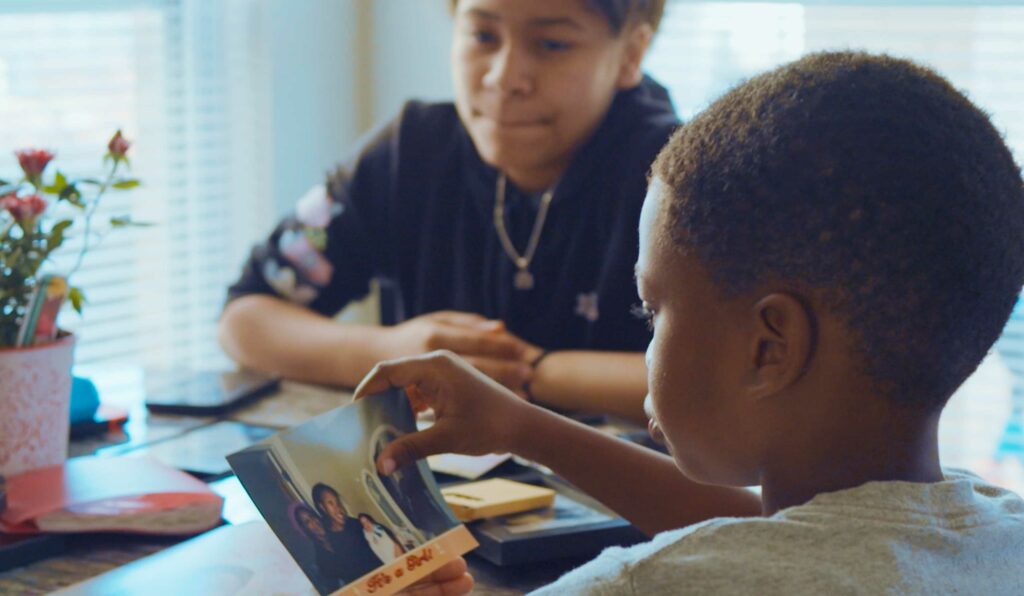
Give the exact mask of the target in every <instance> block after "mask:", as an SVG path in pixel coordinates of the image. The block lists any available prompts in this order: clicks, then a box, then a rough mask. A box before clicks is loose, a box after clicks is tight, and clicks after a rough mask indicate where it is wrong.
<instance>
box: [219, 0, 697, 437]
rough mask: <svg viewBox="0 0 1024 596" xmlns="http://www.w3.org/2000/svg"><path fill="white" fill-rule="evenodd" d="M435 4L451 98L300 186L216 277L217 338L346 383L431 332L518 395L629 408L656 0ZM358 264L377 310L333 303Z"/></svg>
mask: <svg viewBox="0 0 1024 596" xmlns="http://www.w3.org/2000/svg"><path fill="white" fill-rule="evenodd" d="M432 1H434V0H432ZM438 1H439V0H438ZM449 4H450V8H451V11H452V15H453V25H454V26H453V33H452V40H451V41H452V44H451V74H452V78H453V82H454V89H453V91H454V97H455V100H454V102H452V103H424V102H419V101H410V102H409V103H407V104H406V105H405V107H404V108H403V109H402V111H401V113H400V114H399V115H398V116H397V117H396V118H395V119H394V120H392V121H391V122H389V123H388V124H386V125H385V126H383V127H381V128H380V129H378V130H377V131H376V132H375V133H374V134H372V135H369V136H367V137H365V140H364V141H363V142H361V144H359V145H358V146H356V147H355V148H354V151H353V153H352V156H351V157H350V158H349V159H348V160H346V161H345V162H344V163H343V164H342V165H341V166H340V167H338V168H337V169H336V170H335V171H334V172H333V173H331V174H330V176H328V177H327V179H326V180H325V183H324V184H323V185H321V186H316V187H314V188H313V189H311V190H310V191H309V192H308V193H307V194H306V195H305V196H304V197H303V198H302V199H300V200H299V202H298V205H297V207H296V210H295V213H294V214H293V215H291V216H289V217H288V218H287V219H285V220H284V221H282V222H281V223H280V225H278V226H277V228H276V229H275V230H274V231H273V233H272V234H271V235H270V237H269V238H268V239H267V240H266V242H264V243H262V244H260V245H258V246H257V247H255V248H254V250H253V251H252V254H251V257H250V258H249V260H248V262H247V263H246V264H245V266H244V269H243V270H242V273H241V276H240V278H239V279H238V281H237V282H236V283H235V284H234V285H232V286H231V288H230V289H229V291H228V302H227V304H226V306H225V308H224V311H223V314H222V316H221V319H220V322H219V339H220V341H221V345H222V346H223V347H224V349H225V351H226V352H227V353H228V354H229V355H230V356H231V357H232V358H233V359H235V360H236V361H237V362H239V363H240V364H242V365H244V366H246V367H249V368H253V369H257V370H263V371H270V372H273V373H275V374H281V375H283V376H286V377H291V378H295V379H300V380H304V381H309V382H316V383H322V384H330V385H340V386H348V387H354V386H355V384H356V383H358V382H359V380H360V378H361V377H362V376H363V375H364V374H366V373H367V372H368V371H369V370H370V368H372V366H373V364H374V363H376V362H377V361H379V360H383V359H387V358H396V357H399V356H407V355H413V354H419V353H424V352H427V351H430V350H433V349H448V350H451V351H453V352H456V353H458V354H460V355H462V356H463V357H465V358H466V359H467V360H468V361H469V362H471V363H472V364H473V365H474V366H475V367H477V368H478V369H479V370H481V371H483V372H484V373H485V374H487V375H488V376H490V377H491V378H493V379H495V380H496V381H497V382H499V383H501V384H503V385H505V386H506V387H508V388H510V389H511V390H512V391H514V392H516V393H517V394H519V395H520V397H523V398H527V399H532V400H535V401H537V402H538V403H542V404H545V405H548V406H552V407H556V408H559V409H562V410H586V411H590V412H598V411H599V412H612V413H617V414H622V415H625V416H629V417H632V418H634V419H642V418H643V411H642V402H643V397H644V395H645V393H646V375H645V371H644V360H643V350H644V348H645V346H646V345H647V342H648V340H649V339H650V336H649V332H648V331H647V329H646V328H645V327H644V325H643V324H642V322H641V321H639V320H637V319H636V318H635V317H634V316H633V315H632V314H631V308H632V307H633V306H634V305H635V304H636V303H637V302H638V298H637V294H636V290H635V288H634V287H633V285H632V280H633V263H634V262H635V261H636V246H637V236H636V224H637V221H638V219H639V215H640V206H641V204H642V202H643V196H644V189H645V186H646V178H647V172H648V170H649V168H650V165H651V163H652V162H653V160H654V157H655V155H656V154H657V152H658V150H659V149H660V147H661V146H662V145H663V144H664V143H665V141H666V140H667V139H668V137H669V135H670V134H671V132H672V131H673V130H674V129H675V127H676V126H677V125H678V124H679V121H678V119H677V117H676V115H675V111H674V107H673V105H672V102H671V100H670V99H669V95H668V92H667V91H666V90H665V89H664V88H663V87H662V86H661V85H660V84H658V83H657V82H655V81H654V80H652V79H650V78H649V77H647V76H645V75H644V74H643V72H642V71H641V67H640V65H641V62H642V60H643V57H644V54H645V52H646V50H647V48H648V46H649V45H650V43H651V40H652V38H653V36H654V34H655V31H656V30H657V29H658V25H659V23H660V20H661V16H662V12H663V9H664V0H450V2H449ZM373 279H377V280H380V281H381V282H382V285H383V286H385V288H386V290H387V292H388V293H389V295H390V296H393V298H394V300H391V301H390V303H389V304H390V306H389V307H388V308H386V309H385V310H384V311H383V312H382V318H383V319H384V322H385V326H376V325H373V326H370V325H361V324H356V323H353V322H338V321H336V320H334V319H333V317H334V316H335V315H336V314H337V313H338V312H339V310H341V309H342V308H343V307H344V306H345V305H347V304H348V303H350V302H351V301H353V300H356V299H359V298H361V297H363V296H365V295H367V293H368V291H369V289H370V282H371V280H373Z"/></svg>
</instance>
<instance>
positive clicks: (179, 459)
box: [128, 420, 277, 479]
mask: <svg viewBox="0 0 1024 596" xmlns="http://www.w3.org/2000/svg"><path fill="white" fill-rule="evenodd" d="M275 432H277V429H273V428H268V427H265V426H251V425H248V424H242V423H241V422H231V421H226V420H225V421H221V422H216V423H214V424H210V425H208V426H202V427H200V428H197V429H194V430H191V431H189V432H186V433H185V434H182V435H178V436H176V437H172V438H170V439H166V440H164V441H160V442H158V443H153V444H151V445H146V446H144V447H140V448H138V449H133V450H132V451H129V452H128V454H129V455H136V454H141V455H146V456H148V457H152V458H153V459H156V460H158V461H160V462H161V463H164V464H167V465H169V466H171V467H172V468H178V469H179V470H184V471H185V472H188V473H189V474H192V475H193V476H197V477H199V478H204V479H210V478H216V477H220V476H225V475H227V474H228V473H230V472H231V467H230V466H229V465H228V462H227V460H226V459H225V456H226V455H228V454H229V453H234V452H235V451H239V450H241V449H245V448H246V447H248V446H250V445H252V444H253V443H257V442H259V441H262V440H263V439H265V438H267V437H269V436H270V435H272V434H274V433H275Z"/></svg>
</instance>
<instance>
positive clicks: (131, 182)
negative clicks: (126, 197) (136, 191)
mask: <svg viewBox="0 0 1024 596" xmlns="http://www.w3.org/2000/svg"><path fill="white" fill-rule="evenodd" d="M140 184H142V183H141V182H139V181H138V180H135V179H134V178H126V179H124V180H118V181H117V182H115V183H113V184H111V186H112V187H114V188H119V189H121V190H127V189H129V188H135V187H136V186H139V185H140Z"/></svg>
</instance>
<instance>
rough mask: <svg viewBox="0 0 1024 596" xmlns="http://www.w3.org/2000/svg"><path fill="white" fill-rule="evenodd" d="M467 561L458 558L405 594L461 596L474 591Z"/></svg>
mask: <svg viewBox="0 0 1024 596" xmlns="http://www.w3.org/2000/svg"><path fill="white" fill-rule="evenodd" d="M468 569H469V567H468V566H467V565H466V560H465V559H463V558H462V557H458V558H457V559H454V560H452V561H449V562H448V563H445V564H444V565H442V566H441V567H440V568H439V569H438V570H437V571H435V572H433V573H431V574H430V575H428V576H427V578H426V579H424V580H423V581H421V582H419V583H417V584H414V585H412V586H410V587H409V588H408V589H406V590H405V591H404V592H403V593H408V594H416V595H417V596H459V595H461V594H466V593H468V592H469V591H470V590H472V589H473V583H474V582H473V577H472V576H471V575H469V574H468V573H467V571H468Z"/></svg>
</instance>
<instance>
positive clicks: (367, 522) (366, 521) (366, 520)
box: [359, 516, 373, 531]
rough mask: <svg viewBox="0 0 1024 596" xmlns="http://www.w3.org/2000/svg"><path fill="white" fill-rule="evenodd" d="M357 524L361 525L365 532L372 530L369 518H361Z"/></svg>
mask: <svg viewBox="0 0 1024 596" xmlns="http://www.w3.org/2000/svg"><path fill="white" fill-rule="evenodd" d="M359 523H361V524H363V529H364V530H366V531H370V530H373V524H372V523H371V522H370V518H368V517H366V516H362V517H360V518H359Z"/></svg>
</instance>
